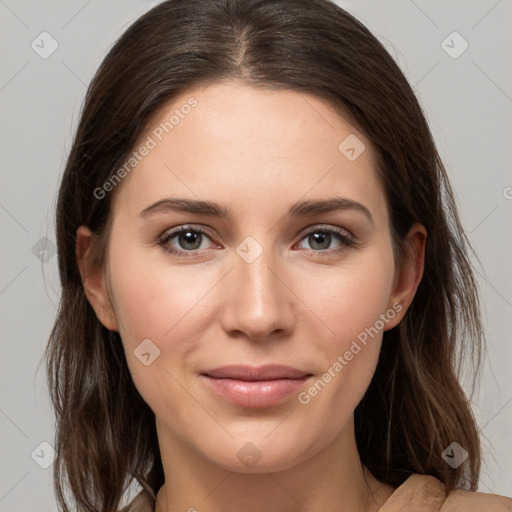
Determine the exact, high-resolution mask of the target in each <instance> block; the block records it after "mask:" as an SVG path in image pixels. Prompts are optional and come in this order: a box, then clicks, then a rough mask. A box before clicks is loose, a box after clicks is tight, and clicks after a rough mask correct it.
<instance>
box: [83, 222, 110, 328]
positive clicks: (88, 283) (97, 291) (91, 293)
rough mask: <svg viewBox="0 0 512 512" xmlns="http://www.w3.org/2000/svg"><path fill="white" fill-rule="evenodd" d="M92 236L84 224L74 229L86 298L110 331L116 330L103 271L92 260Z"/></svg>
mask: <svg viewBox="0 0 512 512" xmlns="http://www.w3.org/2000/svg"><path fill="white" fill-rule="evenodd" d="M93 242H94V241H93V236H92V233H91V230H90V229H89V228H88V227H86V226H80V227H79V228H78V229H77V231H76V245H75V249H76V260H77V264H78V269H79V271H80V276H81V278H82V284H83V287H84V291H85V295H86V297H87V300H88V301H89V303H90V304H91V306H92V308H93V309H94V311H95V313H96V316H97V317H98V320H99V321H100V322H101V323H102V324H103V325H104V326H105V327H106V328H107V329H109V330H110V331H118V330H119V326H118V323H117V320H116V317H115V314H114V309H113V307H112V302H111V300H110V296H109V293H108V289H107V285H106V280H105V271H104V269H103V268H97V266H96V265H94V262H93V261H92V254H93V249H94V248H93V246H92V244H93Z"/></svg>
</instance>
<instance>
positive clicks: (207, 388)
mask: <svg viewBox="0 0 512 512" xmlns="http://www.w3.org/2000/svg"><path fill="white" fill-rule="evenodd" d="M187 105H188V106H187ZM173 115H174V117H172V116H173ZM165 123H167V124H165ZM143 145H145V146H146V150H143V149H141V148H142V146H143ZM134 151H138V156H136V157H135V158H136V159H137V161H138V163H137V165H136V167H135V168H133V170H132V169H131V168H130V171H129V172H127V173H126V174H127V176H126V177H124V179H123V181H122V183H121V184H119V185H117V186H118V187H120V188H119V190H116V198H115V202H114V206H113V224H112V230H111V236H110V239H109V256H108V268H107V272H106V273H105V274H102V275H101V276H100V278H99V280H100V281H101V280H102V279H104V281H101V282H103V283H106V285H107V286H108V288H109V290H110V292H111V299H112V304H113V315H114V317H115V318H114V319H109V318H108V315H106V314H105V313H104V312H102V311H104V310H102V309H101V308H100V307H99V306H98V304H96V305H95V309H96V311H97V312H98V316H99V317H100V319H101V320H102V321H103V323H104V324H105V325H106V326H107V327H109V328H111V329H115V330H119V332H120V334H121V337H122V341H123V344H124V348H125V352H126V358H127V361H128V366H129V368H130V371H131V374H132V376H133V380H134V382H135V385H136V386H137V388H138V390H139V391H140V393H141V395H142V397H143V398H144V399H145V400H146V402H147V403H148V404H149V406H150V407H151V409H152V410H153V411H154V413H155V415H156V418H157V425H158V429H159V438H160V436H162V438H165V439H167V441H166V442H168V443H170V446H175V447H176V449H178V447H180V448H179V449H180V450H183V449H184V448H183V447H185V448H186V449H188V450H189V451H190V452H192V453H195V454H201V455H202V456H203V457H206V458H207V459H209V460H210V461H213V462H214V463H216V464H219V465H221V466H222V467H225V468H227V469H230V470H234V471H238V472H250V471H253V469H252V468H253V467H254V468H256V470H257V471H263V470H265V471H275V470H281V469H286V468H288V467H291V466H293V465H294V464H297V463H298V462H300V461H301V460H305V459H306V458H307V457H310V456H311V455H313V454H314V453H317V452H318V451H319V450H321V449H322V448H324V447H326V446H327V445H328V444H329V443H332V442H334V441H335V440H336V438H337V437H338V436H340V435H343V433H344V432H346V431H347V429H348V425H350V422H351V421H352V414H353V411H354V409H355V407H356V405H357V404H358V402H359V401H360V400H361V398H362V396H363V394H364V393H365V391H366V389H367V387H368V385H369V383H370V380H371V379H372V376H373V373H374V370H375V367H376V364H377V359H378V355H379V349H380V345H381V339H382V332H383V330H386V329H389V328H391V327H393V326H394V325H396V324H397V323H398V322H399V320H400V319H401V318H402V316H403V314H404V313H405V309H406V308H407V306H408V304H409V301H410V299H412V293H413V291H414V290H413V288H414V287H415V284H416V283H417V277H414V276H412V277H411V276H410V275H409V274H408V275H409V277H407V275H405V277H404V276H403V275H402V277H400V275H401V274H399V273H398V271H397V272H395V270H396V269H395V263H394V258H393V251H392V245H391V238H390V226H389V217H388V210H387V205H386V200H385V196H384V190H383V187H382V185H381V183H380V182H379V179H378V177H377V174H376V172H375V162H374V153H373V150H372V148H371V147H370V142H369V141H368V140H367V138H365V136H364V135H363V134H362V133H360V132H359V131H358V130H356V129H355V128H354V127H353V126H351V125H350V124H349V123H348V122H347V121H345V120H344V119H342V118H341V117H340V116H339V115H338V114H337V113H335V112H334V111H333V110H332V109H331V108H330V107H329V105H328V104H327V103H325V102H323V101H322V100H320V99H318V98H316V97H314V96H311V95H308V94H303V93H297V92H292V91H268V90H267V91H263V90H258V89H255V88H250V87H248V86H245V85H241V84H238V83H236V82H223V83H216V84H213V85H210V86H208V87H206V88H195V89H191V90H190V91H188V92H187V93H185V94H182V95H181V96H180V97H178V98H176V99H175V100H173V102H172V104H169V105H167V106H166V107H165V108H164V109H162V110H161V111H160V112H159V113H158V115H157V116H156V117H155V118H154V120H153V122H152V124H151V126H150V127H149V128H148V130H147V132H146V133H145V134H144V136H143V137H141V139H140V142H139V144H138V145H137V146H136V147H135V148H134ZM144 155H145V156H144ZM139 160H140V161H139ZM132 163H134V162H132ZM128 168H129V167H127V169H128ZM110 193H111V192H110ZM178 200H180V201H178ZM213 204H215V207H214V206H213ZM221 213H222V214H221ZM181 228H185V229H184V231H183V233H182V234H181V235H180V234H179V232H178V230H179V229H181ZM395 278H396V280H395ZM91 282H94V280H91ZM91 286H93V285H91ZM102 289H103V288H102V285H98V288H97V290H96V292H94V291H93V292H92V293H89V295H88V296H89V297H90V298H91V296H93V295H95V293H97V294H99V295H101V293H103V292H101V291H100V292H98V290H102ZM411 290H412V291H411ZM95 300H96V299H94V297H93V298H92V303H93V305H94V304H95V303H94V301H95ZM231 365H236V366H239V365H243V366H246V365H248V366H250V367H252V369H256V370H258V367H261V366H263V365H284V366H287V367H291V368H293V369H295V373H286V372H284V371H283V369H277V373H275V374H272V373H266V374H263V375H258V372H257V371H256V373H254V374H252V375H250V374H244V375H241V374H237V373H236V372H234V371H233V370H226V371H225V372H224V373H222V371H221V370H218V369H219V368H221V367H225V366H231ZM243 370H244V368H242V369H241V370H240V371H242V372H243ZM245 370H247V368H245ZM217 372H220V373H217ZM208 375H209V376H208ZM221 377H223V378H221ZM285 377H288V378H285ZM244 379H252V381H251V382H247V381H246V382H242V381H243V380H244ZM349 420H350V421H349ZM162 438H160V442H162ZM248 443H250V444H248Z"/></svg>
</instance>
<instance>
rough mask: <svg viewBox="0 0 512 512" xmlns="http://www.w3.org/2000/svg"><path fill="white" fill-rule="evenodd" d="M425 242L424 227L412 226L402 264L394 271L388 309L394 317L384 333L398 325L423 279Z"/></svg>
mask: <svg viewBox="0 0 512 512" xmlns="http://www.w3.org/2000/svg"><path fill="white" fill-rule="evenodd" d="M426 240H427V230H426V229H425V227H424V226H423V225H422V224H418V223H416V224H413V226H412V227H411V229H410V230H409V233H408V234H407V236H406V238H405V244H404V254H403V259H402V264H401V266H400V268H397V269H396V271H395V279H394V283H393V290H392V292H391V295H390V297H389V303H388V308H393V309H394V310H395V311H396V315H395V316H394V317H393V319H392V320H390V321H389V322H388V323H387V324H386V328H385V330H386V331H387V330H389V329H392V328H393V327H395V326H396V325H398V324H399V323H400V321H401V320H402V318H403V317H404V316H405V313H406V312H407V309H408V308H409V306H410V305H411V302H412V300H413V299H414V295H415V294H416V290H417V289H418V285H419V284H420V281H421V278H422V277H423V268H424V263H425V243H426ZM393 305H394V306H393ZM399 306H400V308H399Z"/></svg>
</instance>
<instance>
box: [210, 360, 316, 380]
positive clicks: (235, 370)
mask: <svg viewBox="0 0 512 512" xmlns="http://www.w3.org/2000/svg"><path fill="white" fill-rule="evenodd" d="M202 374H203V375H207V376H209V377H215V378H217V379H237V380H246V381H256V380H273V379H300V378H302V377H305V376H307V375H311V374H310V373H308V372H305V371H303V370H299V369H297V368H292V367H291V366H285V365H281V364H265V365H262V366H249V365H228V366H222V367H220V368H212V369H211V370H207V371H204V372H202Z"/></svg>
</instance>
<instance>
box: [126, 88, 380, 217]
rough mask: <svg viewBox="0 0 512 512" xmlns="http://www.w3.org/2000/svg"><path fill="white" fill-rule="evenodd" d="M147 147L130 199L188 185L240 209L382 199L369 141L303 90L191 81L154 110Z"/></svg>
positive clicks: (144, 140)
mask: <svg viewBox="0 0 512 512" xmlns="http://www.w3.org/2000/svg"><path fill="white" fill-rule="evenodd" d="M143 146H147V147H149V148H150V149H149V150H148V151H145V152H144V153H145V156H144V157H142V158H140V160H139V161H137V163H136V165H135V166H134V168H133V171H132V172H130V173H129V175H128V177H127V178H126V179H125V180H124V181H125V182H124V183H123V188H125V187H126V188H127V190H126V192H123V193H122V194H120V195H121V196H122V197H123V198H124V199H121V201H122V202H123V203H130V204H132V205H134V206H136V207H141V206H143V203H145V202H147V201H150V200H158V199H159V198H161V197H162V196H163V195H165V194H167V195H183V194H184V193H186V194H187V195H188V196H190V197H193V196H196V198H197V197H200V198H205V199H211V198H212V195H215V200H216V201H218V202H224V203H231V202H233V200H236V199H239V200H240V201H241V202H242V203H243V205H244V206H245V207H249V206H250V204H252V203H254V207H261V201H262V200H266V201H267V202H268V201H275V200H279V201H286V202H289V203H291V202H294V201H296V200H297V199H298V198H300V197H301V196H304V195H308V194H310V195H312V196H318V195H325V194H330V195H332V194H333V192H334V193H336V194H338V195H340V194H341V195H344V196H346V195H348V196H351V198H352V199H354V200H362V199H364V197H366V198H367V199H368V200H371V201H372V202H374V203H375V202H376V201H377V202H378V201H379V200H380V201H381V202H382V200H383V197H377V196H382V194H383V192H382V190H381V185H380V182H379V180H378V177H377V173H376V170H375V169H376V167H375V153H374V151H373V149H372V146H371V143H370V142H369V140H368V139H367V138H366V137H365V135H364V134H363V133H361V132H360V131H359V130H358V129H357V128H356V127H355V126H354V124H353V123H351V122H350V121H349V120H348V118H347V117H346V116H343V117H342V116H341V115H340V113H339V112H338V111H336V110H335V109H334V108H333V107H332V106H331V105H330V104H329V103H328V102H327V101H325V100H322V99H320V98H318V97H316V96H313V95H310V94H306V93H302V92H297V91H291V90H268V89H259V88H254V87H250V86H247V85H244V84H240V83H237V82H233V81H225V82H218V83H214V84H210V85H208V86H199V87H196V88H191V89H189V90H187V91H186V92H184V93H182V94H180V95H179V96H177V97H175V98H173V99H172V101H170V102H168V103H167V104H165V105H164V106H162V107H161V108H160V109H159V110H158V111H157V112H156V113H155V114H154V115H153V116H152V117H151V119H150V121H149V122H148V124H147V126H146V129H145V130H144V132H143V133H142V134H141V137H140V138H139V141H138V143H137V144H136V145H135V148H134V150H135V151H137V150H138V149H140V148H142V147H143ZM347 149H348V150H349V152H348V153H347ZM352 150H353V151H352ZM354 154H355V156H356V158H355V159H354V158H353V157H354ZM118 192H121V191H118ZM288 199H289V201H288ZM380 206H381V207H382V206H383V205H382V204H381V205H380ZM376 207H377V208H378V207H379V205H376Z"/></svg>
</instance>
